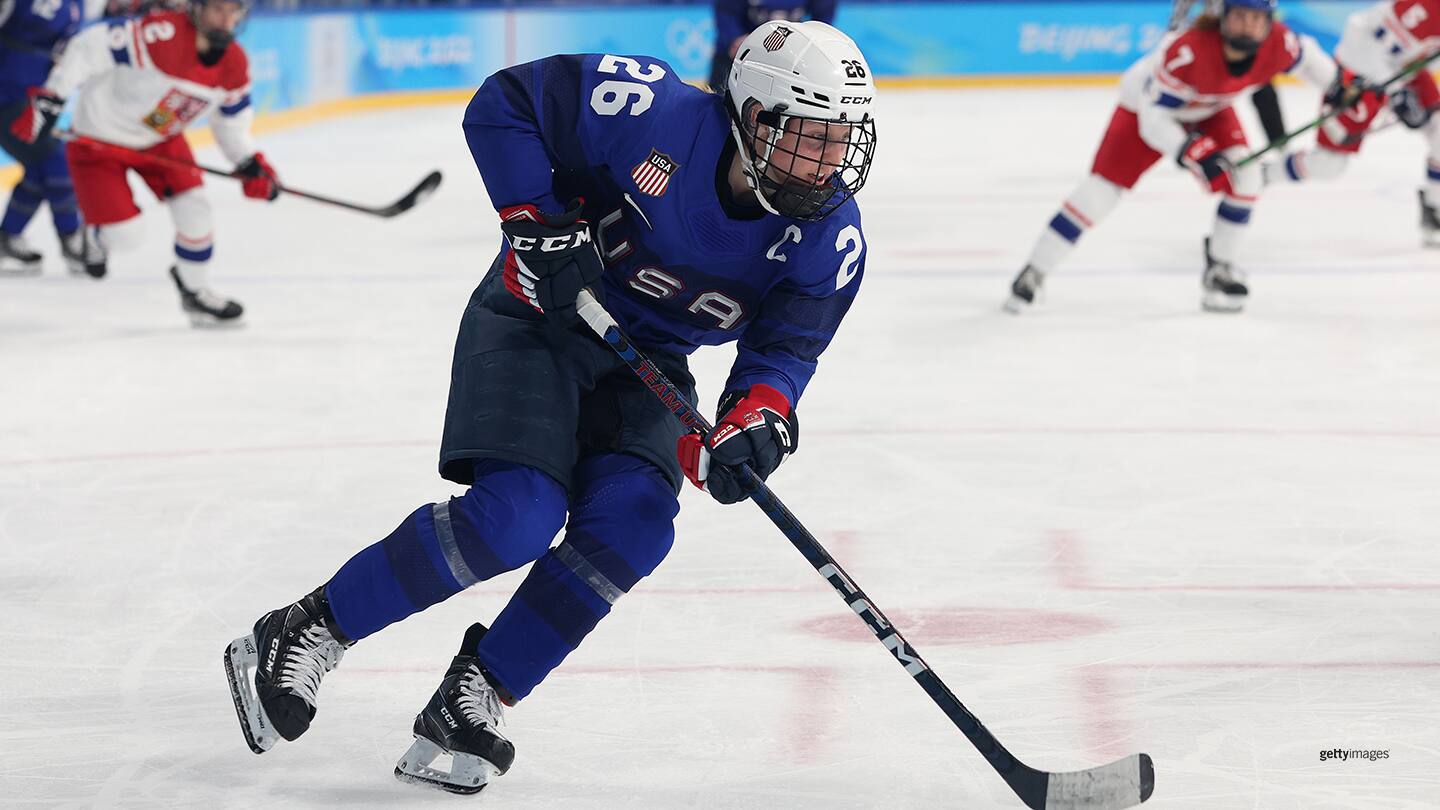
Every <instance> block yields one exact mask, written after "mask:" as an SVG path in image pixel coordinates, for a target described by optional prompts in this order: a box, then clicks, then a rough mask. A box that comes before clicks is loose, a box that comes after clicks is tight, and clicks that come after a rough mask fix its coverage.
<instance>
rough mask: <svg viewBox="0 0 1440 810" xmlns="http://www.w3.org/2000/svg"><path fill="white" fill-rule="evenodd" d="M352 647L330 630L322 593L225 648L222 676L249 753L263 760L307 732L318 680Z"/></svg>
mask: <svg viewBox="0 0 1440 810" xmlns="http://www.w3.org/2000/svg"><path fill="white" fill-rule="evenodd" d="M351 643H352V642H351V641H349V640H348V639H346V638H345V637H344V635H343V634H341V633H340V631H339V630H338V629H336V628H335V621H334V618H333V617H331V616H330V607H329V605H328V604H327V603H326V601H325V589H324V588H323V587H322V588H317V589H316V590H315V592H314V593H311V594H310V595H309V596H306V597H305V598H304V599H301V600H300V601H299V602H296V603H295V604H293V605H289V606H287V607H283V608H280V609H279V610H272V611H270V612H269V613H266V614H265V615H264V616H261V617H260V620H259V621H257V622H255V631H254V632H252V633H251V634H250V635H248V636H242V637H240V638H237V639H235V640H234V641H233V642H231V643H230V646H229V647H227V648H226V649H225V676H226V677H228V678H229V679H230V696H231V697H232V698H233V699H234V701H235V715H236V716H237V717H239V719H240V730H241V731H243V732H244V733H245V742H247V743H249V745H250V750H251V751H254V752H255V753H257V754H263V753H265V752H266V751H269V750H270V749H271V748H273V747H274V746H275V743H276V742H278V741H279V738H280V737H284V738H285V739H287V740H294V739H296V738H297V737H299V736H300V735H301V734H304V733H305V731H306V730H307V729H309V728H310V721H311V720H313V719H314V718H315V693H316V691H318V690H319V689H320V679H321V678H324V677H325V673H327V672H329V671H330V670H332V669H334V668H335V667H336V666H338V665H339V664H340V658H341V656H343V655H344V654H345V648H346V647H349V646H350V644H351Z"/></svg>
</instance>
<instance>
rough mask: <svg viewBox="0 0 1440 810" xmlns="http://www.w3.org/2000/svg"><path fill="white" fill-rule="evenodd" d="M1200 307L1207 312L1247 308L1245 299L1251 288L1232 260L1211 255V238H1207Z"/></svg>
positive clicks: (1236, 310) (1238, 310) (1235, 310)
mask: <svg viewBox="0 0 1440 810" xmlns="http://www.w3.org/2000/svg"><path fill="white" fill-rule="evenodd" d="M1200 286H1201V288H1202V290H1203V292H1202V293H1201V295H1200V307H1201V309H1204V310H1205V311H1206V312H1240V311H1241V310H1243V309H1245V299H1246V298H1247V297H1249V295H1250V288H1249V287H1246V286H1245V274H1244V273H1243V272H1242V271H1240V270H1236V269H1235V268H1234V267H1233V266H1232V265H1231V264H1230V262H1222V261H1220V260H1219V259H1216V258H1215V257H1214V256H1211V255H1210V239H1209V237H1206V239H1205V275H1203V276H1201V279H1200Z"/></svg>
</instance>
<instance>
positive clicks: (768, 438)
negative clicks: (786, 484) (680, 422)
mask: <svg viewBox="0 0 1440 810" xmlns="http://www.w3.org/2000/svg"><path fill="white" fill-rule="evenodd" d="M717 412H718V413H720V414H722V416H721V417H720V419H719V421H718V422H717V423H716V424H715V429H714V430H711V431H710V432H709V433H708V434H706V435H705V437H704V438H703V439H702V438H701V437H700V436H698V435H696V434H694V433H691V434H688V435H686V436H681V437H680V441H679V442H678V443H677V444H676V447H675V452H676V454H677V455H678V456H679V457H680V468H681V469H682V470H684V471H685V477H686V478H689V479H690V483H692V484H694V485H695V486H697V487H700V488H701V489H703V490H705V491H706V492H709V493H710V496H711V497H713V498H714V499H715V500H717V501H719V502H720V503H735V502H736V501H742V500H744V499H745V496H746V494H747V493H746V492H745V489H744V488H743V487H741V486H740V478H739V471H738V470H737V469H736V468H737V467H739V466H740V465H741V464H749V465H750V468H751V469H753V470H754V471H755V474H756V475H758V476H760V480H761V481H764V480H765V479H767V478H769V477H770V473H772V472H775V468H776V467H779V466H780V462H782V461H784V460H785V457H786V456H788V455H790V454H791V453H793V452H795V448H796V447H798V446H799V443H800V422H799V420H798V419H796V417H795V413H794V411H792V410H791V408H790V402H789V400H787V399H785V395H784V394H782V393H780V392H779V391H776V390H775V389H774V388H771V387H770V386H768V385H754V386H751V388H750V391H749V393H746V394H743V395H742V394H741V393H740V392H739V391H731V392H730V393H728V394H726V395H725V396H723V397H721V398H720V407H719V409H718V411H717Z"/></svg>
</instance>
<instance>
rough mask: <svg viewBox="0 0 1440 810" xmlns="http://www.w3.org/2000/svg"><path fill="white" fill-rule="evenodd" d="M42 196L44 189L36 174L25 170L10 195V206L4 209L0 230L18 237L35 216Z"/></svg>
mask: <svg viewBox="0 0 1440 810" xmlns="http://www.w3.org/2000/svg"><path fill="white" fill-rule="evenodd" d="M44 195H45V187H44V185H43V184H42V182H41V179H40V177H39V176H38V173H37V172H34V171H32V170H30V169H26V171H25V175H24V176H23V177H21V178H20V184H19V185H17V186H15V190H14V191H13V192H11V193H10V204H9V205H8V206H6V207H5V218H4V220H3V221H0V230H3V231H5V233H8V234H10V235H11V236H18V235H19V234H20V232H21V231H23V230H25V226H26V225H29V224H30V218H31V217H33V216H35V211H36V210H37V209H39V207H40V201H41V200H42V199H44Z"/></svg>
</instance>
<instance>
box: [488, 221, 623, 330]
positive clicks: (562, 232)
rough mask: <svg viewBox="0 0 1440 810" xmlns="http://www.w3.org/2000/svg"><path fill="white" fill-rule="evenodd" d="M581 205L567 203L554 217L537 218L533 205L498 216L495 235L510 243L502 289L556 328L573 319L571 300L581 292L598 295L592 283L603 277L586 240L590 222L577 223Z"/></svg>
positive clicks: (602, 267)
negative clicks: (498, 226)
mask: <svg viewBox="0 0 1440 810" xmlns="http://www.w3.org/2000/svg"><path fill="white" fill-rule="evenodd" d="M582 204H583V201H581V200H578V199H577V200H572V201H571V202H570V208H569V210H567V211H566V212H565V213H563V214H558V215H550V214H545V213H542V212H541V211H540V209H538V208H536V207H535V206H533V205H516V206H511V207H509V208H506V209H504V210H502V211H501V212H500V219H501V220H502V222H501V223H500V230H502V231H504V232H505V238H506V239H508V240H510V254H509V255H508V256H506V257H505V289H507V290H509V291H510V294H511V295H513V296H515V297H516V298H518V299H520V300H521V301H524V302H525V303H527V304H529V305H530V306H532V307H534V308H535V311H537V312H542V313H544V314H545V317H547V318H549V319H550V320H551V321H552V322H555V323H559V324H562V325H569V324H572V323H574V322H575V321H576V320H577V315H576V312H575V299H576V297H577V296H579V295H580V290H581V289H583V288H586V287H591V288H592V290H591V292H593V293H595V294H596V296H597V297H598V296H599V294H600V289H599V285H598V282H599V281H600V276H601V275H602V274H603V273H604V272H605V265H604V264H602V263H601V261H600V253H599V252H598V251H596V250H595V242H594V240H592V239H591V237H590V223H588V222H586V221H585V220H583V219H581V218H580V210H581V205H582Z"/></svg>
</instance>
